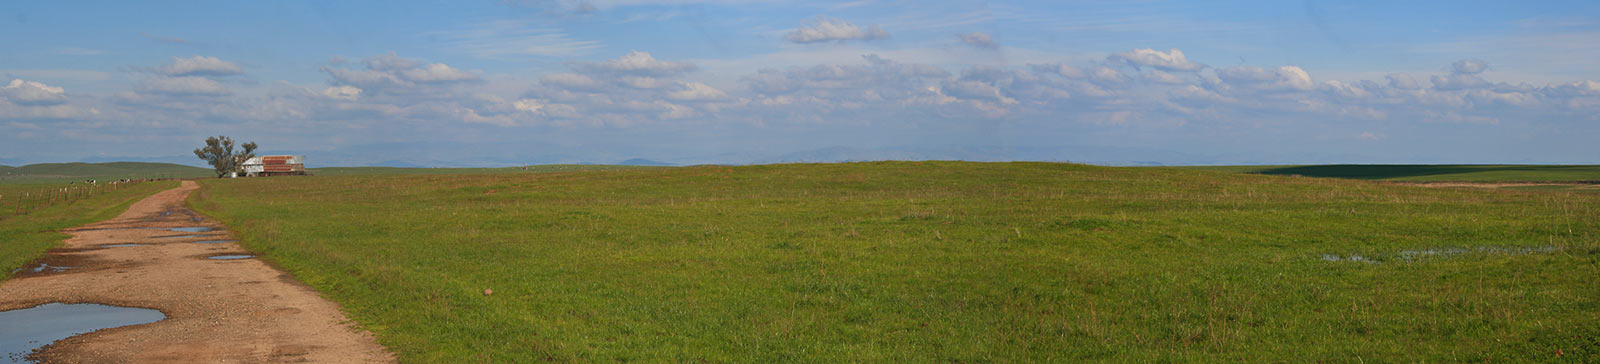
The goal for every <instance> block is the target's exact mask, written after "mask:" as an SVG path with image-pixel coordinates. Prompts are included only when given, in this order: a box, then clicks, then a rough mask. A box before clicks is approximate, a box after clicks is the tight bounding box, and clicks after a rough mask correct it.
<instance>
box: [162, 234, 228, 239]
mask: <svg viewBox="0 0 1600 364" xmlns="http://www.w3.org/2000/svg"><path fill="white" fill-rule="evenodd" d="M216 236H217V235H216V234H195V235H167V236H157V237H156V239H186V238H211V237H216Z"/></svg>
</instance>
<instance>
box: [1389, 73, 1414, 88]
mask: <svg viewBox="0 0 1600 364" xmlns="http://www.w3.org/2000/svg"><path fill="white" fill-rule="evenodd" d="M1384 78H1387V79H1389V87H1393V88H1397V89H1401V90H1417V89H1421V88H1422V83H1420V82H1417V79H1415V78H1411V75H1408V74H1404V73H1390V74H1389V75H1388V76H1384Z"/></svg>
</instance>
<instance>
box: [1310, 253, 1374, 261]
mask: <svg viewBox="0 0 1600 364" xmlns="http://www.w3.org/2000/svg"><path fill="white" fill-rule="evenodd" d="M1322 260H1323V261H1328V262H1339V261H1344V262H1362V263H1377V262H1378V261H1376V260H1372V259H1371V258H1367V257H1364V256H1361V255H1360V254H1351V255H1345V256H1340V255H1338V254H1323V255H1322Z"/></svg>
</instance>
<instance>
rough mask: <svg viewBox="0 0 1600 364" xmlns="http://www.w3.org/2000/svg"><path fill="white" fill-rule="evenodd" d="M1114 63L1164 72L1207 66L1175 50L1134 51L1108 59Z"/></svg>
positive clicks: (1192, 69)
mask: <svg viewBox="0 0 1600 364" xmlns="http://www.w3.org/2000/svg"><path fill="white" fill-rule="evenodd" d="M1106 59H1107V60H1110V61H1113V62H1123V63H1127V64H1129V65H1132V66H1134V67H1151V68H1155V69H1159V70H1163V71H1177V72H1188V71H1198V70H1200V69H1201V68H1205V65H1202V64H1199V63H1194V62H1190V61H1189V58H1188V57H1185V56H1184V55H1183V51H1180V50H1178V49H1177V48H1173V49H1171V50H1168V51H1166V52H1162V51H1158V50H1154V49H1148V48H1147V49H1134V50H1131V51H1127V52H1122V53H1117V54H1113V55H1111V56H1110V57H1106Z"/></svg>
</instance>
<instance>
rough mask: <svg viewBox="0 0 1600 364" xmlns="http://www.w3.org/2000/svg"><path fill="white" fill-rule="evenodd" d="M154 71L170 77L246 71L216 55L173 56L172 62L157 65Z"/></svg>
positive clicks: (229, 73) (216, 74)
mask: <svg viewBox="0 0 1600 364" xmlns="http://www.w3.org/2000/svg"><path fill="white" fill-rule="evenodd" d="M153 71H154V72H155V73H157V74H161V75H165V76H169V77H183V76H230V75H237V74H242V73H244V70H243V69H240V68H239V66H238V65H235V64H233V63H231V62H228V61H224V60H221V59H217V58H216V57H206V56H194V57H189V58H178V57H173V58H172V62H171V63H167V64H166V65H163V66H161V67H157V68H155V69H154V70H153Z"/></svg>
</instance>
